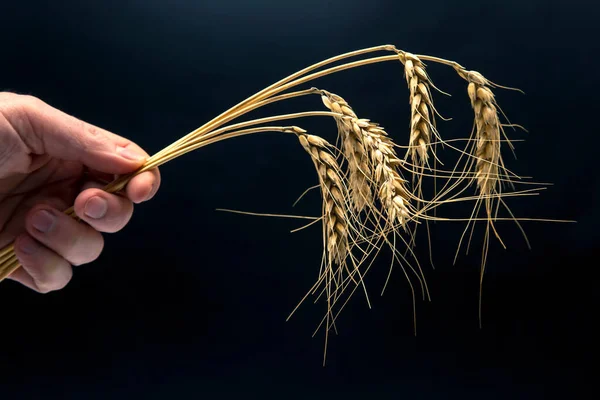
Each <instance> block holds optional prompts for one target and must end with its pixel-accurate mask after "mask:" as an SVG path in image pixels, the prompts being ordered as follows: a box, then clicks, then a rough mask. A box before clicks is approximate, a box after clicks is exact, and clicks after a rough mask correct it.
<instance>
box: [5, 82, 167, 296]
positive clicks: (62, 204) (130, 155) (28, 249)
mask: <svg viewBox="0 0 600 400" xmlns="http://www.w3.org/2000/svg"><path fill="white" fill-rule="evenodd" d="M0 116H1V117H2V118H1V119H0V144H1V146H2V147H1V150H0V246H6V245H7V244H9V243H10V242H12V241H13V240H15V239H16V241H15V253H16V256H17V257H18V259H19V260H20V262H21V264H22V266H23V268H19V269H17V270H15V271H14V272H13V273H12V274H11V275H10V276H9V278H11V279H13V280H16V281H19V282H20V283H22V284H24V285H25V286H28V287H30V288H31V289H34V290H36V291H39V292H43V293H45V292H48V291H52V290H57V289H60V288H62V287H64V286H65V285H66V284H67V283H68V282H69V280H70V278H71V275H72V269H71V266H72V265H81V264H85V263H89V262H92V261H94V260H95V259H96V258H97V257H98V255H99V254H100V252H101V251H102V247H103V239H102V235H101V233H100V232H116V231H118V230H120V229H121V228H123V227H124V226H125V225H126V224H127V222H128V221H129V219H130V218H131V215H132V211H133V203H140V202H142V201H146V200H148V199H150V198H151V197H152V196H153V195H154V194H155V193H156V190H157V189H158V186H159V182H160V176H159V173H158V170H154V171H152V172H147V173H144V174H140V175H138V176H137V177H135V179H132V180H131V181H130V182H129V184H128V185H127V187H126V189H125V196H120V195H115V194H109V193H106V192H104V191H102V190H101V189H100V188H101V187H102V186H104V184H105V183H106V182H108V181H111V180H112V179H113V175H114V174H125V173H128V172H133V171H135V170H136V169H137V168H139V167H140V166H141V165H142V164H143V163H144V161H145V160H146V159H147V158H148V155H147V154H146V153H145V152H144V151H143V150H142V149H141V148H140V147H138V146H137V145H136V144H134V143H132V142H130V141H128V140H126V139H124V138H122V137H119V136H117V135H114V134H112V133H110V132H107V131H105V130H103V129H100V128H97V127H94V126H92V125H90V124H87V123H85V122H82V121H79V120H77V119H76V118H74V117H71V116H69V115H67V114H65V113H63V112H61V111H59V110H56V109H54V108H52V107H50V106H49V105H47V104H46V103H44V102H42V101H40V100H38V99H35V98H32V97H29V96H20V95H16V94H12V93H0ZM102 182H104V183H102ZM72 204H75V213H76V215H77V216H78V217H79V218H80V219H81V220H82V221H83V222H79V221H77V220H75V219H73V218H70V217H69V216H67V215H65V214H64V213H63V212H62V211H63V210H65V209H66V208H68V207H69V206H70V205H72Z"/></svg>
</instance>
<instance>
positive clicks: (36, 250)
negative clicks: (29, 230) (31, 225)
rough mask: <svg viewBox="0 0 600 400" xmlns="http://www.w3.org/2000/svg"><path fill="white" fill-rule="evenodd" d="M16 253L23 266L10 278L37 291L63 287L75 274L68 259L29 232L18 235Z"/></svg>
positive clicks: (45, 291)
mask: <svg viewBox="0 0 600 400" xmlns="http://www.w3.org/2000/svg"><path fill="white" fill-rule="evenodd" d="M15 254H16V255H17V258H18V260H19V262H20V263H21V265H22V268H19V269H17V270H16V271H14V272H13V273H12V274H11V275H10V276H9V278H10V279H12V280H15V281H17V282H20V283H21V284H23V285H25V286H27V287H29V288H31V289H33V290H35V291H37V292H40V293H48V292H51V291H54V290H59V289H62V288H64V287H65V286H66V285H67V283H69V281H70V280H71V278H72V276H73V269H72V268H71V265H70V264H69V263H68V262H67V260H65V259H64V258H63V257H61V256H59V255H58V254H56V253H55V252H53V251H51V250H50V249H48V248H47V247H44V246H43V245H41V244H40V243H39V242H38V241H36V240H35V239H33V238H32V237H31V236H30V235H28V234H22V235H20V236H19V237H17V239H16V241H15Z"/></svg>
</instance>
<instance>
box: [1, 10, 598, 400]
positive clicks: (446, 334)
mask: <svg viewBox="0 0 600 400" xmlns="http://www.w3.org/2000/svg"><path fill="white" fill-rule="evenodd" d="M0 4H1V6H0V19H1V24H0V43H1V47H0V50H1V53H0V57H1V62H0V89H1V90H8V91H16V92H19V93H28V94H33V95H35V96H38V97H40V98H42V99H43V100H45V101H46V102H48V103H50V104H51V105H53V106H55V107H57V108H60V109H62V110H64V111H66V112H68V113H70V114H73V115H75V116H77V117H79V118H81V119H84V120H86V121H89V122H91V123H94V124H96V125H99V126H101V127H104V128H106V129H109V130H111V131H114V132H116V133H119V134H121V135H123V136H127V137H129V138H131V139H133V140H134V141H136V142H137V143H139V144H140V145H141V146H142V147H144V148H145V149H147V151H148V152H149V153H154V152H156V151H158V150H160V149H161V148H163V147H164V146H166V145H168V144H170V143H171V142H173V141H174V140H176V139H178V138H179V137H180V136H182V135H184V134H185V133H188V132H189V131H191V130H193V129H194V128H196V127H197V126H199V125H201V124H202V123H204V122H206V121H208V120H209V119H211V118H212V117H214V116H216V115H217V114H218V113H220V112H222V111H224V110H225V109H227V108H228V107H230V106H232V105H233V104H235V103H237V102H239V101H241V100H243V99H244V98H246V97H248V96H249V95H251V94H253V93H254V92H256V91H258V90H260V89H262V88H263V87H265V86H267V85H269V84H270V83H273V82H275V81H276V80H278V79H280V78H282V77H284V76H287V75H288V74H290V73H292V72H294V71H296V70H299V69H301V68H303V67H305V66H307V65H309V64H312V63H314V62H317V61H319V60H322V59H325V58H328V57H330V56H333V55H336V54H339V53H343V52H346V51H350V50H355V49H359V48H363V47H369V46H374V45H378V44H386V43H392V44H395V45H396V46H398V47H399V48H401V49H404V50H407V51H411V52H415V53H421V54H430V55H436V56H439V57H445V58H449V59H452V60H456V61H458V62H460V63H461V64H462V65H465V66H467V67H468V68H471V69H475V70H479V71H481V72H482V73H483V74H484V75H485V76H487V77H488V78H490V79H492V80H494V81H496V82H498V83H501V84H504V85H508V86H514V87H519V88H521V89H523V90H524V91H525V92H526V93H527V95H526V96H523V95H520V94H518V93H515V92H509V91H498V100H499V103H500V105H501V106H502V107H503V109H504V110H505V111H506V112H507V114H508V115H509V117H510V118H511V121H513V122H517V123H520V124H522V125H524V126H526V127H527V128H528V130H529V133H522V132H511V133H510V135H511V137H512V138H516V139H525V138H526V139H527V141H525V142H522V143H517V145H518V146H517V154H518V157H519V160H518V162H515V161H514V160H511V157H510V154H507V155H506V156H505V157H506V158H507V160H509V165H510V166H511V167H514V168H515V169H516V170H517V171H518V172H519V173H522V174H523V175H528V176H533V177H534V178H535V180H537V181H542V182H552V183H554V185H553V186H550V187H549V189H548V190H546V191H545V192H543V193H542V195H541V196H539V197H528V198H520V199H511V201H510V203H509V204H510V205H511V207H512V208H513V210H514V211H515V212H516V213H517V214H518V215H519V216H525V217H536V218H555V219H574V220H577V221H578V222H577V223H576V224H556V223H555V224H553V223H526V224H525V229H526V230H527V233H528V235H529V237H530V240H531V242H532V246H533V249H532V250H531V251H530V250H528V249H527V248H526V246H525V243H524V242H523V240H522V238H521V237H520V236H519V233H518V231H517V229H516V228H515V227H514V226H513V225H512V224H509V223H507V224H503V225H501V232H502V233H503V237H504V238H505V240H506V242H507V244H508V246H509V249H508V250H507V251H504V250H502V249H501V247H500V246H499V244H498V242H496V241H494V242H493V244H492V248H491V251H490V260H489V264H488V271H487V275H486V279H485V289H484V328H483V330H480V329H479V327H478V320H477V296H478V267H479V264H478V263H479V258H478V253H477V252H474V253H473V254H470V255H467V256H465V255H464V252H463V255H461V257H460V258H459V260H458V262H457V264H456V265H454V266H453V265H452V255H453V251H454V249H455V246H456V243H457V240H458V236H459V234H460V230H461V227H462V225H460V224H457V223H451V224H436V226H435V227H434V232H433V233H434V245H435V261H436V269H435V270H432V269H431V267H430V266H429V265H428V264H427V262H426V259H427V254H426V248H425V247H423V246H422V247H420V248H419V256H420V258H421V260H422V261H423V264H424V266H425V273H426V276H427V278H428V282H429V285H430V288H431V291H432V296H433V301H432V302H431V303H424V302H419V303H418V306H417V316H418V335H417V337H414V336H413V332H412V326H411V298H410V293H409V289H408V285H407V284H406V281H405V279H404V277H403V276H402V274H401V273H400V272H399V270H398V271H397V272H396V273H395V274H393V275H392V280H391V283H390V285H389V287H388V290H387V292H386V294H385V295H384V296H383V297H380V296H379V291H380V289H381V286H382V285H383V282H384V280H385V275H386V272H387V265H388V260H389V258H388V256H389V254H383V255H382V258H381V259H380V262H379V263H378V264H377V265H376V267H374V269H373V273H372V274H371V273H370V274H369V276H368V279H367V283H368V285H369V286H368V287H369V288H370V291H371V293H370V294H371V299H372V302H373V309H372V310H368V309H367V307H366V306H365V301H364V297H361V296H360V295H357V296H356V297H355V298H354V300H353V301H352V302H351V303H350V305H349V306H348V308H347V309H346V310H345V313H344V314H343V315H342V318H341V319H340V321H339V328H340V335H339V336H337V337H333V339H332V341H331V343H330V347H329V355H328V363H327V366H326V367H325V368H323V367H322V366H321V355H322V350H323V340H322V339H323V337H322V335H319V336H318V337H316V338H314V339H311V334H312V331H313V329H314V328H315V327H316V324H317V323H318V321H319V320H320V317H321V316H322V312H323V311H324V308H323V304H321V303H319V304H317V305H312V304H311V303H310V302H309V303H306V304H305V305H304V306H303V307H302V308H301V309H300V311H299V312H298V313H297V314H296V315H295V317H294V318H292V319H291V321H289V322H287V323H286V322H285V318H286V316H287V315H288V313H289V312H290V311H291V309H292V308H293V307H294V306H295V305H296V303H297V302H298V301H299V300H300V298H301V297H302V296H303V295H304V293H305V292H306V290H308V289H309V287H310V286H311V285H312V283H313V280H314V278H315V277H316V274H317V272H318V268H319V259H320V254H321V239H320V228H318V227H313V229H308V230H304V231H301V232H299V233H295V234H290V233H289V231H290V230H291V229H293V228H296V227H298V226H300V225H301V224H302V223H303V222H302V221H295V220H289V219H277V218H260V217H251V216H242V215H234V214H227V213H220V212H216V211H215V208H218V207H224V208H235V209H241V210H248V211H256V212H270V213H282V214H286V213H287V214H305V215H316V214H318V213H319V210H320V202H319V197H318V195H317V194H316V192H315V193H311V194H310V195H308V196H307V197H306V199H305V200H304V201H303V202H302V203H300V205H299V206H297V207H296V208H292V206H291V205H292V203H293V202H294V200H295V199H296V198H297V197H298V195H299V194H300V193H301V192H302V191H303V190H304V189H305V188H307V187H309V186H312V185H314V184H315V183H316V175H315V173H314V170H313V169H312V164H311V162H310V161H309V160H308V158H307V157H306V154H305V153H304V152H303V150H302V149H301V148H300V147H299V145H298V143H297V141H296V140H295V139H293V138H291V137H287V136H283V135H279V134H275V133H271V134H262V135H257V136H255V137H246V138H240V139H236V140H235V141H231V142H223V143H219V144H215V145H213V146H211V147H210V148H205V149H202V150H200V151H198V152H195V153H192V154H189V155H186V156H185V157H182V158H180V159H177V160H175V161H173V162H172V163H170V164H167V165H165V166H164V167H163V168H162V175H163V185H162V189H161V190H160V192H159V193H158V195H157V197H156V198H155V199H154V200H153V201H152V202H150V203H147V204H144V205H142V206H139V207H137V208H136V211H135V213H134V218H133V220H132V222H131V224H130V225H129V226H128V227H127V228H126V229H124V230H123V231H122V232H119V233H117V234H114V235H107V236H106V241H107V243H106V250H105V252H104V253H103V255H102V256H101V258H100V259H99V260H98V261H97V262H95V263H93V264H91V265H87V266H83V267H79V268H77V270H76V272H75V277H74V279H73V281H72V282H71V284H69V285H68V287H67V288H65V289H64V290H62V291H60V292H55V293H51V294H48V295H39V294H36V293H34V292H32V291H29V290H27V289H25V288H23V287H21V286H19V285H18V284H16V283H14V282H3V283H2V284H1V286H0V304H2V313H1V319H0V321H1V322H0V399H2V400H4V399H30V398H43V399H47V398H61V399H109V398H110V399H131V398H144V399H166V398H175V399H179V398H181V399H183V398H204V397H207V398H228V397H230V396H232V395H239V396H243V397H244V398H282V397H283V398H294V399H296V398H298V399H306V398H311V399H325V398H328V399H331V398H335V399H337V398H340V399H341V398H369V399H371V398H373V399H380V398H381V399H383V398H411V399H448V398H454V397H457V398H458V397H460V398H463V399H466V398H469V399H470V398H487V399H490V398H498V399H502V398H514V399H517V398H519V399H521V398H522V399H534V398H535V399H537V398H550V397H553V396H569V397H570V398H579V397H580V396H581V394H582V393H584V391H586V390H587V389H589V388H591V386H592V379H596V378H595V376H592V368H594V367H596V366H597V365H596V362H597V356H598V352H597V337H598V336H597V334H598V330H597V329H596V328H595V327H594V322H595V320H596V316H597V308H596V306H597V304H598V295H597V292H596V287H597V284H598V280H597V279H595V278H594V277H593V273H594V272H595V271H594V270H595V269H596V268H594V267H597V266H598V262H597V258H598V255H599V252H598V233H597V228H596V226H597V223H598V222H599V213H598V207H597V205H598V198H599V194H600V192H599V185H598V174H597V157H598V155H597V151H598V150H597V149H598V142H599V140H598V131H597V127H598V124H597V112H598V111H597V105H598V100H597V93H598V89H599V86H598V81H599V78H598V77H599V76H600V72H598V69H597V68H598V67H597V66H598V56H597V55H598V50H599V49H598V44H597V39H594V37H598V32H597V31H598V29H597V23H598V18H599V17H600V13H599V9H600V7H599V6H598V5H596V4H595V2H594V1H591V0H590V1H569V2H565V1H559V0H551V1H550V0H546V1H542V0H529V1H523V2H520V1H512V0H511V1H508V0H505V1H485V2H483V1H443V0H435V1H434V0H430V1H428V2H414V1H413V2H408V1H378V0H369V1H358V0H343V1H342V0H339V1H338V0H329V1H320V0H305V1H282V0H270V1H266V0H262V1H261V0H256V1H242V0H238V1H233V0H220V1H216V0H215V1H182V0H174V1H168V2H167V1H163V2H161V1H150V0H144V1H142V0H138V1H114V2H113V1H60V2H32V1H20V2H16V1H13V2H10V1H6V0H2V2H1V3H0ZM430 73H431V75H432V76H433V78H434V81H435V83H437V85H438V86H440V87H441V88H442V89H444V90H446V91H449V92H450V93H451V94H453V97H452V98H451V99H448V98H446V97H444V96H441V95H436V97H435V98H436V101H437V106H438V108H439V109H440V111H441V112H442V113H443V114H444V115H445V116H447V117H452V118H454V119H453V120H452V121H451V122H447V123H443V124H442V125H441V126H440V129H441V132H442V135H444V136H445V137H448V138H451V137H464V136H465V135H467V134H468V133H469V130H470V127H471V110H470V106H469V104H468V100H467V98H466V93H465V90H464V85H463V82H462V81H461V80H460V79H458V78H457V77H456V75H455V74H454V73H453V72H452V71H451V70H449V69H448V68H445V67H439V66H436V65H432V66H431V67H430ZM314 84H315V85H318V86H320V87H323V88H327V89H328V90H331V91H333V92H336V93H339V94H341V95H342V96H344V97H345V98H346V99H347V100H348V101H349V102H350V103H351V104H352V105H353V107H354V108H355V110H357V112H358V114H359V115H361V116H363V117H367V118H370V119H373V120H376V121H379V122H381V123H382V124H383V125H384V126H385V127H386V128H387V129H388V131H389V132H390V133H391V135H392V136H393V137H394V138H395V139H396V140H397V141H398V142H399V143H405V142H406V139H407V137H408V136H407V135H408V133H407V124H408V119H407V118H408V100H407V99H408V94H407V90H406V87H405V82H404V80H403V76H402V71H401V68H400V67H399V65H396V64H393V63H388V64H387V65H372V66H368V67H364V68H362V69H359V70H352V71H346V72H343V73H340V74H337V75H336V76H332V77H329V78H325V79H322V80H319V81H317V82H315V83H314ZM304 109H322V106H321V104H320V102H319V100H318V98H316V97H315V98H311V99H303V100H298V101H296V102H290V104H289V105H277V106H273V107H272V108H269V109H268V110H265V111H264V112H258V113H256V114H254V115H255V116H262V115H268V114H273V113H283V112H295V111H300V110H304ZM297 124H299V125H301V126H303V127H305V128H307V129H310V130H311V131H312V132H315V133H318V134H321V135H323V136H325V137H327V138H329V139H330V140H333V137H334V132H335V127H334V124H333V123H332V122H331V121H328V120H305V121H298V122H297ZM466 211H468V208H467V209H466ZM463 215H464V214H463ZM476 243H479V242H477V241H476ZM476 248H477V249H479V247H476ZM588 363H589V364H590V366H588Z"/></svg>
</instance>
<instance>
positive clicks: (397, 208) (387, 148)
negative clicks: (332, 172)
mask: <svg viewBox="0 0 600 400" xmlns="http://www.w3.org/2000/svg"><path fill="white" fill-rule="evenodd" d="M322 99H323V103H324V104H325V106H326V107H327V108H329V109H330V110H331V111H333V112H336V113H341V114H343V117H340V118H337V120H338V121H339V122H338V126H339V127H341V128H340V132H341V136H342V141H345V142H346V143H350V144H349V145H347V146H344V149H347V151H346V150H345V151H344V155H345V157H346V158H347V159H348V165H349V171H350V179H349V180H350V182H354V184H355V185H356V186H359V185H360V187H358V189H354V190H353V191H352V193H354V195H353V197H352V198H353V200H354V202H355V203H356V201H357V199H356V197H357V194H356V193H357V192H358V193H359V194H360V195H362V194H364V193H371V190H370V189H368V190H367V189H366V188H365V186H368V185H369V184H372V185H373V186H374V189H375V191H376V192H377V195H378V198H379V200H380V202H381V204H382V206H383V209H384V210H385V212H386V213H387V215H388V217H389V221H390V222H394V221H397V222H398V223H399V224H400V225H401V226H402V227H405V226H406V222H407V221H408V220H410V219H412V216H413V214H414V212H413V211H414V210H412V209H411V208H410V197H411V196H410V195H409V192H408V189H407V188H406V184H407V181H406V180H405V179H403V178H402V176H401V175H400V173H399V172H398V170H397V167H398V166H399V165H401V164H402V160H400V159H399V158H398V156H397V154H396V151H395V150H394V144H393V142H392V140H391V139H390V138H389V137H388V136H387V133H386V132H385V130H384V129H383V128H381V127H379V126H378V125H376V124H375V123H372V122H370V121H369V120H367V119H359V118H358V117H357V116H356V114H355V113H354V111H353V110H352V108H350V106H349V105H348V103H347V102H346V101H345V100H344V99H343V98H342V97H340V96H338V95H336V94H333V93H330V92H327V91H323V96H322ZM357 149H359V150H357ZM353 171H354V172H353ZM353 175H354V176H355V178H354V179H353ZM367 175H368V176H367ZM356 176H357V177H356ZM367 177H368V179H366V178H367ZM350 187H351V188H354V186H353V185H352V184H351V185H350ZM362 199H364V197H360V198H359V199H358V201H360V200H362Z"/></svg>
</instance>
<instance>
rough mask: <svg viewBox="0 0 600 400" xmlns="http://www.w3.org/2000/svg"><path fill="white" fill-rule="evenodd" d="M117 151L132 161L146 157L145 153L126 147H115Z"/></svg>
mask: <svg viewBox="0 0 600 400" xmlns="http://www.w3.org/2000/svg"><path fill="white" fill-rule="evenodd" d="M117 153H119V154H120V155H121V157H123V158H126V159H128V160H132V161H142V160H145V159H146V155H145V154H143V153H140V152H138V151H136V150H132V149H130V148H127V147H117Z"/></svg>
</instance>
